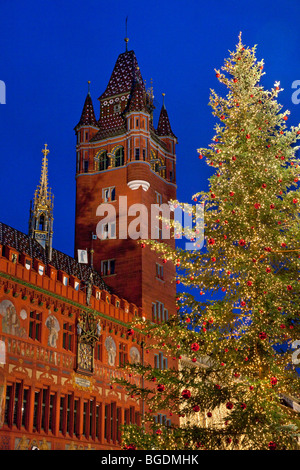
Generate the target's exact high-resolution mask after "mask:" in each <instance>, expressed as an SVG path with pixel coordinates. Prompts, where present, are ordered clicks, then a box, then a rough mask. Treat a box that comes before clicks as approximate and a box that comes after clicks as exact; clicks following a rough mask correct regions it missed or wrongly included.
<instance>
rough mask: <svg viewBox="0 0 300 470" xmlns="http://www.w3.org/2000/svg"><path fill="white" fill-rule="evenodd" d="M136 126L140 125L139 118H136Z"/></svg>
mask: <svg viewBox="0 0 300 470" xmlns="http://www.w3.org/2000/svg"><path fill="white" fill-rule="evenodd" d="M135 127H139V120H138V119H136V120H135Z"/></svg>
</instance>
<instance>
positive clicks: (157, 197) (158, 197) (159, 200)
mask: <svg viewBox="0 0 300 470" xmlns="http://www.w3.org/2000/svg"><path fill="white" fill-rule="evenodd" d="M155 202H156V204H159V205H161V204H162V195H161V194H160V193H158V192H157V191H155Z"/></svg>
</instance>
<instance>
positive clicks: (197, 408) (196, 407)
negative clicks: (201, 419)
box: [193, 405, 200, 413]
mask: <svg viewBox="0 0 300 470" xmlns="http://www.w3.org/2000/svg"><path fill="white" fill-rule="evenodd" d="M193 410H194V411H195V412H196V413H197V412H198V411H200V406H198V405H195V406H193Z"/></svg>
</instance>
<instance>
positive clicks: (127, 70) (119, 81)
mask: <svg viewBox="0 0 300 470" xmlns="http://www.w3.org/2000/svg"><path fill="white" fill-rule="evenodd" d="M135 78H138V80H139V81H140V82H141V84H142V87H143V88H144V91H146V90H145V86H144V83H143V79H142V75H141V72H140V69H139V66H138V62H137V59H136V56H135V53H134V51H126V52H123V53H122V54H120V55H119V57H118V59H117V62H116V64H115V67H114V69H113V72H112V74H111V77H110V80H109V82H108V85H107V87H106V90H105V91H104V93H102V95H101V96H100V98H99V99H101V100H102V99H103V98H108V97H109V96H114V95H119V94H122V93H126V92H131V90H132V87H133V84H134V82H135Z"/></svg>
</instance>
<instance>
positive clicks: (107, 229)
mask: <svg viewBox="0 0 300 470" xmlns="http://www.w3.org/2000/svg"><path fill="white" fill-rule="evenodd" d="M101 229H102V231H101V238H102V240H105V239H107V238H116V222H110V223H108V224H103V225H101Z"/></svg>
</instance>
